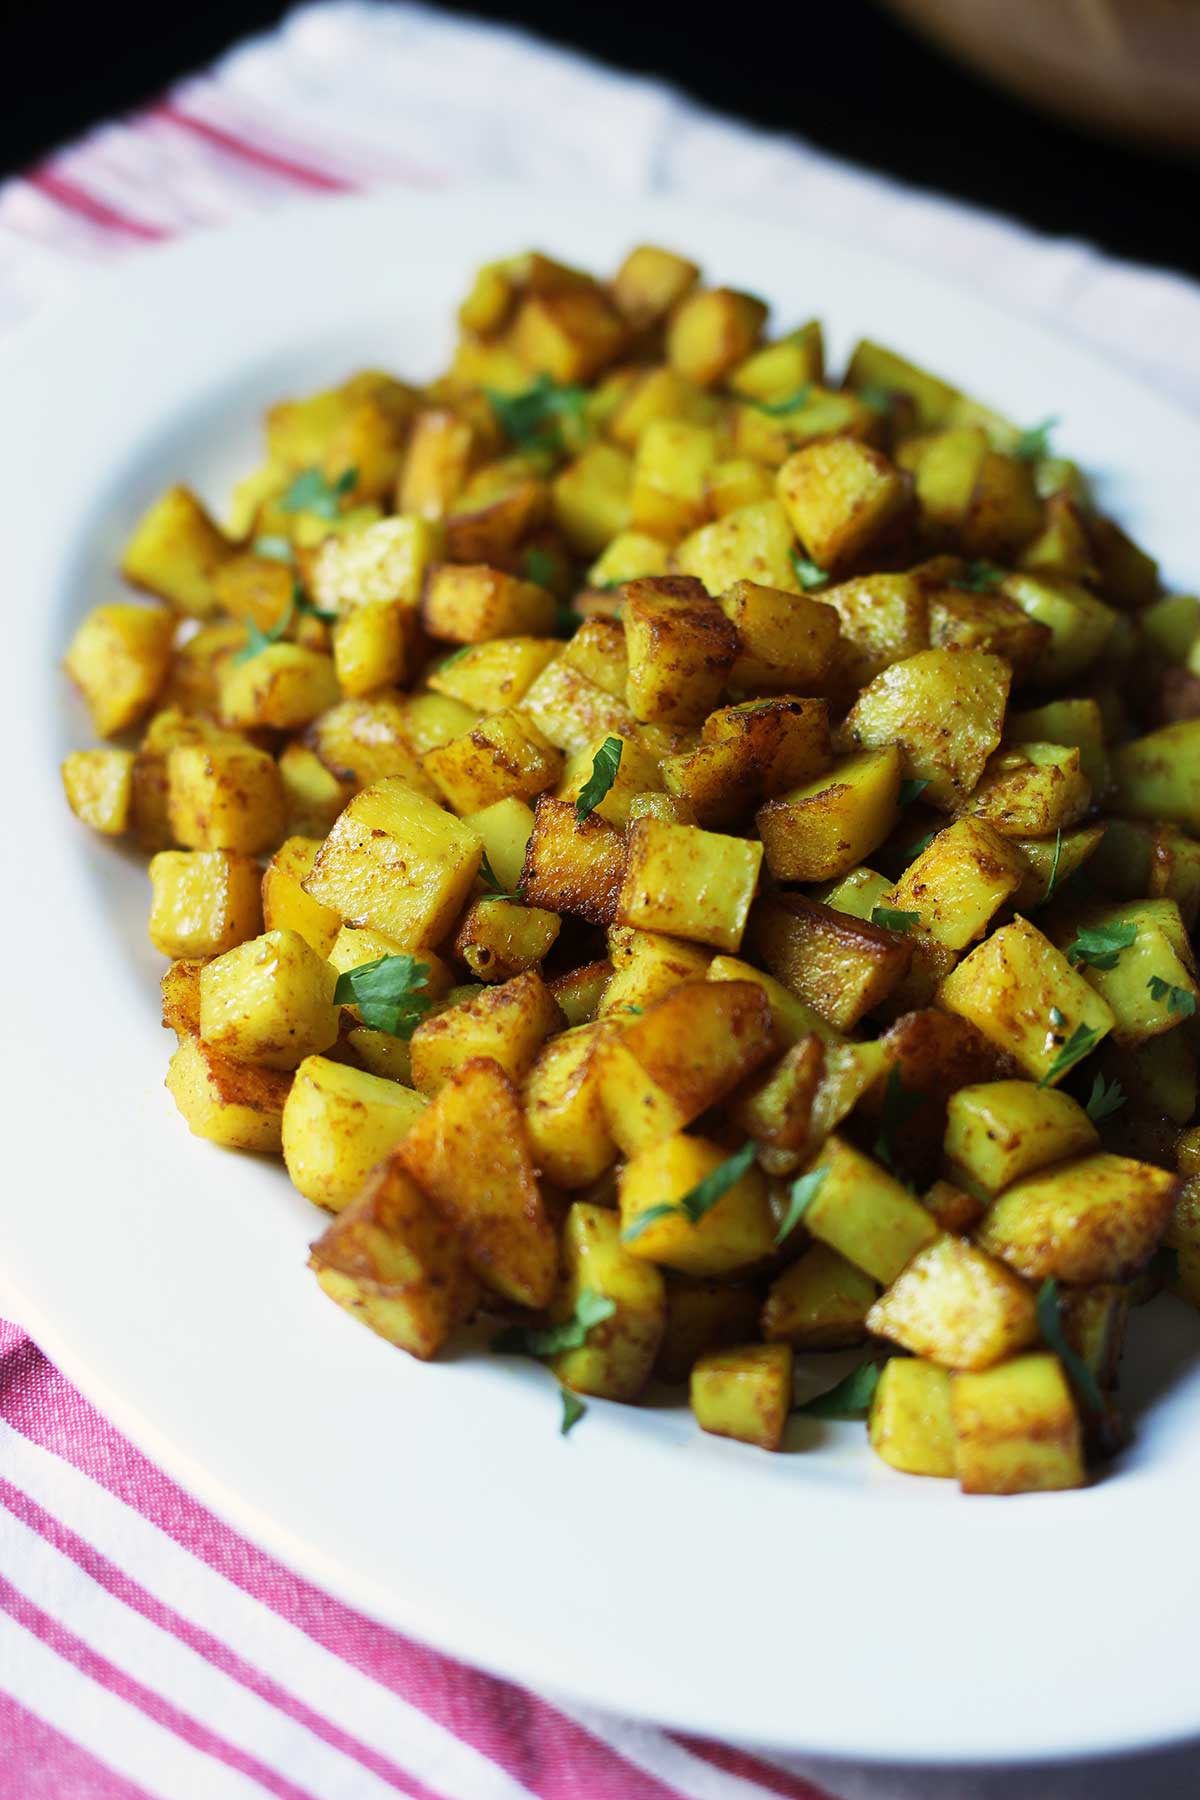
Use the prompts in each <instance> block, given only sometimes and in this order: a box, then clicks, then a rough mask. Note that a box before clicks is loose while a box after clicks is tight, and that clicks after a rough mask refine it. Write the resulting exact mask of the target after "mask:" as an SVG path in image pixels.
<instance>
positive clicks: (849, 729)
mask: <svg viewBox="0 0 1200 1800" xmlns="http://www.w3.org/2000/svg"><path fill="white" fill-rule="evenodd" d="M1010 679H1011V676H1010V671H1009V667H1008V664H1007V663H1005V662H1002V661H1001V660H1000V658H999V657H996V656H989V655H988V654H987V653H986V652H985V651H982V650H922V651H920V652H919V653H918V654H917V655H916V656H910V657H907V658H906V659H905V661H903V662H898V663H893V664H892V665H891V666H890V667H889V668H887V669H885V670H884V671H883V673H882V674H881V675H877V676H876V677H875V679H874V681H872V682H871V683H870V685H869V686H868V687H867V688H865V689H864V691H863V692H862V693H861V694H860V695H859V697H858V699H857V700H856V701H855V703H854V705H853V706H852V707H851V708H850V711H849V713H848V714H847V716H846V718H845V720H844V722H843V724H842V727H841V730H840V733H839V741H840V744H841V747H842V748H843V749H847V750H850V749H855V748H858V747H865V748H878V747H880V746H882V745H884V744H898V745H899V747H900V752H901V757H902V765H903V766H902V773H903V774H904V776H905V777H906V778H907V779H910V780H912V779H915V780H920V781H925V782H926V783H927V784H928V785H927V787H926V790H925V793H924V796H923V797H924V799H925V800H926V801H927V802H928V803H929V804H930V805H931V806H938V807H941V808H943V809H944V810H945V811H947V812H949V811H952V810H953V809H954V808H955V807H956V806H957V805H958V804H959V802H960V801H962V800H963V799H965V798H966V797H967V796H968V795H969V794H971V793H972V792H973V791H974V788H975V786H976V784H977V783H978V781H979V778H980V776H981V775H982V774H983V770H984V765H985V763H986V762H987V759H988V757H989V756H990V755H991V753H992V751H993V750H994V749H995V748H996V746H997V745H998V744H999V742H1000V734H1001V731H1002V729H1003V725H1004V709H1005V706H1006V705H1007V703H1008V689H1009V682H1010Z"/></svg>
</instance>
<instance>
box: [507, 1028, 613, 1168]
mask: <svg viewBox="0 0 1200 1800" xmlns="http://www.w3.org/2000/svg"><path fill="white" fill-rule="evenodd" d="M611 1029H612V1028H611V1027H610V1026H608V1025H606V1024H605V1023H604V1022H603V1021H600V1022H599V1023H596V1024H586V1025H579V1026H576V1027H575V1028H574V1029H573V1030H568V1031H564V1032H560V1033H559V1034H558V1036H557V1037H552V1038H550V1039H549V1040H548V1041H547V1042H546V1043H545V1044H543V1046H542V1048H541V1050H540V1051H539V1052H538V1055H537V1059H536V1061H535V1062H534V1064H533V1067H532V1068H531V1069H530V1070H529V1073H528V1074H527V1075H526V1077H525V1082H524V1088H523V1099H524V1102H525V1120H526V1124H527V1126H528V1129H529V1140H530V1143H531V1145H532V1147H533V1155H534V1160H535V1162H536V1163H537V1166H538V1168H539V1169H541V1171H542V1173H543V1174H544V1175H545V1176H546V1178H547V1180H549V1181H552V1182H553V1183H554V1185H555V1186H556V1187H560V1188H567V1189H568V1190H569V1189H572V1188H582V1187H587V1186H589V1184H590V1183H591V1182H593V1181H596V1180H598V1179H599V1177H600V1176H601V1175H603V1174H604V1171H605V1170H606V1169H608V1168H610V1167H611V1166H612V1164H613V1163H614V1162H615V1161H616V1157H617V1147H616V1144H615V1143H614V1142H613V1137H612V1133H611V1132H610V1130H609V1126H608V1119H607V1117H606V1115H605V1111H604V1105H603V1100H602V1097H601V1091H600V1052H601V1049H602V1046H603V1045H604V1044H605V1042H606V1041H607V1039H608V1037H609V1036H610V1035H611Z"/></svg>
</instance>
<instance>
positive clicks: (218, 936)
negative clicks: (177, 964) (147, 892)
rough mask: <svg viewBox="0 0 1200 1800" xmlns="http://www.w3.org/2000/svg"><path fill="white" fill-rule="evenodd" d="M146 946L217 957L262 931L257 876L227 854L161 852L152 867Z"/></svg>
mask: <svg viewBox="0 0 1200 1800" xmlns="http://www.w3.org/2000/svg"><path fill="white" fill-rule="evenodd" d="M150 881H151V885H152V888H153V898H152V900H151V903H150V942H151V943H152V944H153V945H154V948H155V949H156V950H161V952H162V954H163V955H164V956H171V957H196V956H219V955H221V953H222V952H223V951H225V950H232V949H233V948H234V946H235V945H236V944H242V943H245V941H246V940H247V938H252V937H255V936H256V935H257V934H258V932H259V931H261V929H262V922H263V913H262V894H261V876H260V872H259V867H258V864H257V863H256V862H255V861H254V859H253V857H250V856H239V855H236V854H234V853H231V852H230V851H227V850H161V851H160V852H159V854H158V855H157V856H155V857H153V858H152V860H151V863H150Z"/></svg>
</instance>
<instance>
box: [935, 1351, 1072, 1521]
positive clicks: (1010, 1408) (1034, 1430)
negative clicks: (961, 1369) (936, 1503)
mask: <svg viewBox="0 0 1200 1800" xmlns="http://www.w3.org/2000/svg"><path fill="white" fill-rule="evenodd" d="M950 1411H951V1416H952V1418H953V1421H954V1439H955V1460H956V1463H957V1466H958V1478H959V1481H960V1482H961V1484H962V1487H963V1491H964V1492H965V1493H968V1494H1028V1493H1036V1492H1040V1491H1044V1490H1046V1489H1054V1488H1074V1487H1082V1486H1083V1485H1084V1482H1085V1480H1086V1476H1085V1473H1084V1464H1083V1444H1082V1438H1081V1433H1080V1429H1079V1420H1078V1418H1077V1416H1076V1413H1075V1404H1074V1401H1073V1400H1072V1399H1071V1390H1070V1388H1069V1387H1068V1386H1067V1383H1066V1378H1065V1376H1064V1375H1063V1372H1062V1369H1061V1367H1060V1366H1059V1362H1058V1358H1057V1357H1054V1356H1045V1355H1041V1354H1034V1355H1032V1356H1017V1357H1014V1358H1013V1360H1012V1361H1011V1362H1007V1363H1000V1364H999V1365H998V1366H997V1367H996V1368H994V1369H986V1370H984V1371H982V1372H981V1373H978V1374H960V1375H955V1376H954V1377H953V1379H952V1380H951V1383H950Z"/></svg>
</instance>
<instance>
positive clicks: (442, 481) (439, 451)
mask: <svg viewBox="0 0 1200 1800" xmlns="http://www.w3.org/2000/svg"><path fill="white" fill-rule="evenodd" d="M488 448H489V442H488V439H487V438H486V437H485V435H484V434H483V433H481V432H480V431H479V430H478V429H477V427H476V425H475V424H474V423H473V422H472V421H471V420H470V419H466V418H463V417H462V416H461V415H460V414H458V413H455V412H451V411H450V410H449V409H448V408H445V407H431V408H429V409H427V410H426V411H424V412H420V413H418V414H417V416H416V419H415V420H414V421H413V428H412V434H411V436H410V438H409V440H408V454H407V456H406V457H405V460H404V468H403V470H402V472H401V475H400V482H399V487H398V489H397V494H396V500H397V507H398V510H399V511H400V512H401V513H415V514H417V515H418V516H419V517H421V518H422V519H444V518H445V516H446V514H447V513H448V512H449V511H450V509H451V507H452V506H453V504H454V502H455V500H456V499H457V497H458V495H459V494H460V493H461V492H462V490H463V488H464V487H465V485H466V481H467V476H468V475H469V474H470V472H471V470H472V469H473V468H474V467H475V465H476V464H477V463H479V462H481V461H482V460H483V458H484V456H485V455H486V453H487V451H488Z"/></svg>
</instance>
